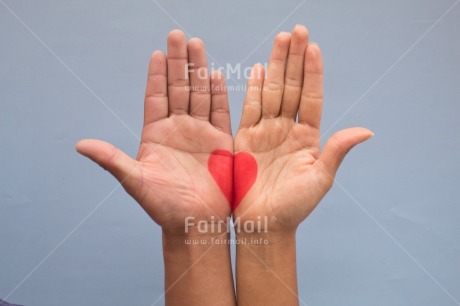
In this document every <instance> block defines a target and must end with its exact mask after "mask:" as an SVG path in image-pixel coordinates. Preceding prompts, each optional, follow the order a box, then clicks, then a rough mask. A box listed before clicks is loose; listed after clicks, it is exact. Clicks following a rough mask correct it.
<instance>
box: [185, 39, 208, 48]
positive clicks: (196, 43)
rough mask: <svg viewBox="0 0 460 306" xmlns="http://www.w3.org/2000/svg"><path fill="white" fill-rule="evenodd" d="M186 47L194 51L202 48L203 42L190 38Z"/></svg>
mask: <svg viewBox="0 0 460 306" xmlns="http://www.w3.org/2000/svg"><path fill="white" fill-rule="evenodd" d="M188 45H189V48H194V49H198V48H204V41H203V40H201V39H200V38H198V37H192V38H190V40H189V41H188Z"/></svg>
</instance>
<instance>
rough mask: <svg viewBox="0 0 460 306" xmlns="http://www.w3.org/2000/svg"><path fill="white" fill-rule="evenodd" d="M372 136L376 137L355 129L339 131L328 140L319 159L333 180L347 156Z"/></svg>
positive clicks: (363, 130)
mask: <svg viewBox="0 0 460 306" xmlns="http://www.w3.org/2000/svg"><path fill="white" fill-rule="evenodd" d="M372 136H374V133H373V132H371V131H370V130H368V129H365V128H362V127H354V128H349V129H344V130H341V131H338V132H336V133H334V135H332V136H331V138H329V139H328V141H327V142H326V145H325V147H324V149H323V152H322V153H321V155H320V157H319V161H320V162H321V166H322V167H323V169H324V170H326V173H327V174H328V175H329V176H330V178H331V179H333V178H334V177H335V174H336V173H337V169H338V168H339V166H340V164H341V163H342V161H343V159H344V158H345V155H347V153H348V152H349V151H350V150H351V149H352V148H353V147H354V146H356V145H357V144H359V143H361V142H364V141H366V140H368V139H369V138H371V137H372Z"/></svg>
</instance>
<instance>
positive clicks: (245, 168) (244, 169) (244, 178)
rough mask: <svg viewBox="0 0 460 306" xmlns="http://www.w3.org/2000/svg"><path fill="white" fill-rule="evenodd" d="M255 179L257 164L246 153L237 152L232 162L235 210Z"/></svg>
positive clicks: (233, 206) (233, 207) (233, 208)
mask: <svg viewBox="0 0 460 306" xmlns="http://www.w3.org/2000/svg"><path fill="white" fill-rule="evenodd" d="M256 178H257V162H256V160H255V158H254V157H253V156H252V155H251V154H249V153H248V152H238V153H236V154H235V157H234V161H233V185H234V189H233V203H232V204H233V205H232V210H235V209H236V208H237V207H238V205H239V204H240V202H241V200H243V198H244V197H245V196H246V193H248V191H249V189H251V187H252V185H253V184H254V182H255V181H256Z"/></svg>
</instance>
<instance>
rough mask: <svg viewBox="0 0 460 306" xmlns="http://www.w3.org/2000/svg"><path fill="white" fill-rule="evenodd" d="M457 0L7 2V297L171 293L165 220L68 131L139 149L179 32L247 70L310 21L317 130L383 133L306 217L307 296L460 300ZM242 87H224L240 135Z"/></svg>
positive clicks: (2, 285) (1, 137) (375, 301)
mask: <svg viewBox="0 0 460 306" xmlns="http://www.w3.org/2000/svg"><path fill="white" fill-rule="evenodd" d="M458 2H459V1H453V0H439V1H433V0H410V1H399V0H398V1H397V0H388V1H364V0H353V1H338V0H337V1H332V0H324V1H301V0H296V1H294V0H293V1H290V0H289V1H288V0H285V1H280V2H275V1H272V2H268V1H253V2H250V3H248V2H235V1H202V2H193V1H165V0H157V1H155V0H154V1H140V0H139V1H112V0H111V1H108V0H106V1H80V2H76V1H12V0H10V1H5V0H0V142H1V144H0V158H1V159H0V298H2V299H5V298H6V299H7V300H8V301H10V302H15V303H21V304H26V305H46V306H52V305H146V306H149V305H152V304H153V303H154V302H157V304H163V302H164V301H163V299H162V293H163V263H162V252H161V232H160V228H159V227H158V226H157V225H156V224H154V223H153V222H152V221H151V220H150V219H149V218H148V216H147V215H146V214H145V213H144V212H143V211H142V209H141V208H140V207H138V205H137V204H136V203H135V202H134V201H133V200H132V199H131V198H130V197H129V196H128V195H127V194H125V192H124V191H123V190H122V189H121V188H118V187H117V185H118V184H117V182H116V181H115V179H113V178H112V177H111V176H110V175H109V174H107V173H105V172H104V171H102V170H101V169H100V168H99V167H98V166H97V165H95V164H93V163H91V162H90V161H88V160H86V159H85V158H83V157H81V156H79V155H78V154H77V153H76V152H75V151H74V144H75V142H76V141H77V140H79V139H81V138H88V137H91V138H100V139H104V140H107V141H109V142H112V143H113V144H115V145H117V146H118V147H119V148H121V149H122V150H124V151H125V152H127V153H128V154H130V155H131V156H135V155H136V150H137V145H138V140H137V138H136V137H138V136H139V135H140V131H141V126H142V112H143V105H142V103H143V95H144V88H145V79H146V72H147V65H148V59H149V56H150V53H151V51H153V50H155V49H163V50H164V49H165V48H166V36H167V34H168V32H169V31H170V30H172V29H174V28H183V29H184V30H185V31H186V32H187V35H188V37H189V38H190V37H191V35H193V36H198V37H201V38H202V39H203V40H204V41H205V42H206V44H207V48H208V52H209V54H210V55H211V56H212V58H210V59H209V62H210V63H214V64H215V67H219V66H225V65H227V63H228V64H230V65H232V66H234V65H236V64H237V63H241V64H242V65H243V66H244V67H247V66H251V65H253V64H254V63H256V62H266V59H267V58H268V54H269V51H270V48H271V44H272V39H273V37H274V36H275V34H276V33H277V32H279V31H282V30H283V31H290V30H291V29H292V28H293V26H294V25H295V24H296V23H303V24H305V25H306V26H307V27H308V28H309V30H310V34H311V35H310V36H311V40H312V41H316V42H318V43H319V44H320V46H321V47H322V50H323V54H324V55H323V56H324V64H325V100H324V116H323V123H322V129H323V132H324V135H323V139H322V141H323V143H324V140H325V139H327V137H328V136H330V135H331V134H332V132H333V131H335V130H338V129H341V128H345V127H350V126H366V127H368V128H370V129H372V130H373V131H374V132H375V134H376V135H375V137H374V138H373V139H372V140H371V141H369V142H367V143H365V144H363V145H361V146H359V147H358V148H356V149H355V150H353V151H352V152H351V153H350V154H349V155H348V157H347V159H346V160H345V162H344V164H343V166H342V168H341V170H340V171H339V174H338V176H337V183H336V185H335V186H334V187H333V188H332V190H331V191H330V193H329V194H328V195H327V196H326V197H325V199H324V200H323V202H322V203H321V205H320V206H319V207H318V208H317V209H316V210H315V211H314V213H313V214H312V215H311V216H310V217H309V218H308V219H307V221H306V222H304V223H303V224H302V226H301V227H300V229H299V231H298V275H299V293H300V298H301V300H302V303H303V304H305V305H309V306H315V305H354V306H358V305H373V306H374V305H393V306H396V305H401V306H407V305H427V306H428V305H429V306H432V305H441V306H443V305H446V306H447V305H460V303H459V301H460V239H459V237H460V222H459V220H458V219H459V216H460V201H459V197H458V191H459V185H460V184H459V183H460V179H459V170H460V163H459V162H458V152H459V151H460V137H459V136H458V135H459V132H460V129H459V124H458V120H459V117H460V104H459V102H460V69H459V68H460V65H459V64H460V36H459V34H458V31H459V29H460V4H458ZM457 4H458V5H457ZM229 84H230V85H237V84H240V85H244V84H245V80H244V79H237V78H236V77H235V78H234V79H232V80H231V81H230V82H229ZM243 97H244V92H242V91H231V92H230V103H231V113H232V124H233V129H234V132H235V131H236V127H237V126H238V123H239V120H240V113H241V108H242V102H243Z"/></svg>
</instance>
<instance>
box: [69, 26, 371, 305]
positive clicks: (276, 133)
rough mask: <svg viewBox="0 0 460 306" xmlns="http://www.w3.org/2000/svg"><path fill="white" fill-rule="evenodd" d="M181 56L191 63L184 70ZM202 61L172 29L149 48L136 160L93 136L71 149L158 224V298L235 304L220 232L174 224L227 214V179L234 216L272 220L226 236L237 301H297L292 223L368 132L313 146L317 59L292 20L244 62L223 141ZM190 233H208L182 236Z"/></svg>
mask: <svg viewBox="0 0 460 306" xmlns="http://www.w3.org/2000/svg"><path fill="white" fill-rule="evenodd" d="M189 63H191V64H193V68H194V71H192V72H191V73H190V74H189V75H188V74H187V73H186V70H185V69H186V66H187V64H189ZM206 67H207V63H206V55H205V48H204V44H203V42H202V41H201V40H199V39H195V38H194V39H191V40H190V41H189V42H188V43H187V42H186V39H185V35H184V34H183V33H182V32H181V31H178V30H175V31H172V32H171V33H170V34H169V36H168V55H167V56H166V55H165V54H164V53H162V52H161V51H156V52H154V53H153V54H152V57H151V61H150V65H149V73H148V80H147V89H146V95H145V104H144V105H145V109H144V128H143V131H142V137H141V144H140V147H139V153H138V155H137V158H136V159H132V158H131V157H129V156H127V155H126V154H125V153H123V152H121V151H120V150H118V149H117V148H116V147H114V146H113V145H111V144H109V143H106V142H103V141H99V140H93V139H86V140H82V141H80V142H78V143H77V151H78V152H80V153H81V154H83V155H85V156H87V157H89V158H90V159H92V160H93V161H95V162H96V163H98V164H99V165H100V166H102V167H103V168H104V169H106V170H108V171H109V172H110V173H111V174H113V175H114V176H115V177H116V178H117V179H118V180H119V181H120V182H121V183H122V185H123V187H124V188H125V190H126V191H127V192H128V193H129V194H130V195H131V196H132V197H133V198H134V199H135V200H136V201H137V202H139V204H140V205H141V206H142V207H143V208H144V210H145V211H146V212H147V213H148V214H149V215H150V217H151V218H152V219H153V220H154V221H155V222H156V223H158V224H159V225H160V226H161V227H162V230H163V253H164V260H165V296H166V304H167V305H234V304H235V303H236V302H235V294H234V288H233V279H232V272H231V263H230V253H229V246H228V244H215V243H214V240H215V239H228V238H229V237H228V234H227V233H223V234H219V233H217V234H215V233H207V234H203V233H200V231H199V230H198V229H197V228H196V227H191V228H190V229H189V232H188V233H186V231H185V228H184V220H185V218H186V217H194V222H195V223H197V222H198V221H204V222H209V223H210V222H212V220H225V219H226V217H228V216H230V214H231V208H230V204H231V203H229V198H230V196H229V194H228V192H222V189H221V188H222V184H224V185H225V184H230V182H232V181H233V180H235V184H234V188H235V190H234V194H235V195H237V198H238V201H237V202H236V203H235V202H234V204H237V205H238V206H237V207H236V208H235V210H234V212H233V214H234V218H238V219H239V221H240V223H245V222H247V221H253V222H257V221H258V220H259V218H260V217H264V216H267V217H268V218H271V217H275V218H276V221H275V222H269V223H268V225H269V228H268V232H267V233H257V232H256V233H249V232H237V233H236V236H237V239H241V240H243V239H249V240H259V239H260V238H262V239H265V240H266V241H267V242H268V243H267V244H262V245H260V244H239V245H237V258H236V263H237V266H236V272H237V274H236V281H237V296H238V304H239V305H297V304H298V302H299V300H298V295H297V292H298V291H297V277H296V258H295V252H296V251H295V246H296V245H295V243H296V242H295V233H296V230H297V227H298V225H299V224H300V223H301V222H302V221H303V220H304V219H305V218H306V217H307V216H308V215H309V214H310V213H311V211H312V210H313V209H314V208H315V207H316V206H317V205H318V203H319V202H320V200H321V199H322V198H323V197H324V195H325V194H326V193H327V192H328V190H329V189H330V188H331V186H332V183H333V181H334V177H335V174H336V172H337V169H338V167H339V166H340V163H341V162H342V160H343V158H344V157H345V155H346V154H347V152H348V151H349V150H351V148H353V147H354V146H355V145H356V144H358V143H361V142H363V141H365V140H367V139H369V138H370V137H372V135H373V133H372V132H371V131H369V130H367V129H364V128H351V129H345V130H342V131H339V132H337V133H335V134H334V135H333V136H332V137H331V138H330V139H329V140H328V141H327V144H326V146H325V148H324V149H323V150H322V152H321V150H320V131H319V127H320V121H321V110H322V97H323V91H322V70H323V68H322V59H321V52H320V49H319V47H318V46H317V45H316V44H309V43H308V31H307V29H306V28H305V27H303V26H296V27H295V28H294V30H293V31H292V33H280V34H279V35H277V36H276V38H275V42H274V45H273V50H272V54H271V57H270V62H269V66H268V71H267V73H266V74H265V71H264V68H263V66H262V65H255V66H254V67H253V70H252V75H251V78H250V80H249V81H248V92H247V95H246V100H245V104H244V108H243V115H242V118H241V125H240V128H239V130H238V133H237V135H236V137H235V140H234V141H233V139H232V136H231V129H230V116H229V108H228V100H227V94H226V90H225V83H224V80H223V76H222V75H221V74H220V73H219V72H213V73H212V74H211V76H209V77H205V78H200V77H198V71H199V68H206ZM201 72H203V71H201ZM211 85H212V86H211ZM190 86H191V88H192V89H191V90H190ZM221 150H224V151H228V152H230V154H228V156H227V158H228V159H229V160H226V161H220V162H221V163H223V164H226V165H227V166H226V167H219V165H215V164H214V165H213V166H210V165H209V161H210V159H211V160H219V158H222V157H219V158H217V159H216V158H215V156H213V155H212V154H213V152H214V153H215V152H222V151H221ZM234 152H235V153H236V154H238V155H239V156H240V158H238V157H235V158H233V157H232V156H231V155H232V154H233V153H234ZM225 155H226V154H223V156H225ZM211 157H212V158H211ZM231 163H233V173H232V171H231V169H232V167H231V166H230V167H229V166H228V165H229V164H231ZM249 163H254V164H253V166H254V167H252V166H251V169H252V170H251V171H253V176H251V174H248V173H250V172H248V171H247V169H248V165H249ZM220 168H225V169H227V170H225V173H221V172H219V171H216V170H215V169H220ZM210 169H214V170H212V171H211V172H212V173H211V172H210ZM213 171H214V172H213ZM213 175H214V176H213ZM216 178H217V179H216ZM222 182H223V183H222ZM223 189H224V190H227V191H228V190H229V187H228V186H227V188H223ZM230 189H231V188H230ZM270 220H271V219H270ZM190 237H196V238H199V239H202V240H204V241H206V242H207V243H206V244H198V245H188V244H186V243H184V240H185V239H187V238H190Z"/></svg>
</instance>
